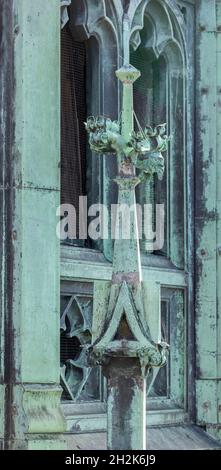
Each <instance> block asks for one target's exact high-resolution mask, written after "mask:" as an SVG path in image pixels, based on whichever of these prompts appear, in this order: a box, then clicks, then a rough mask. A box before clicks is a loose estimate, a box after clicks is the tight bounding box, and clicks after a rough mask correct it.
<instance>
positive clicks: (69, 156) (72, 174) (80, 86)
mask: <svg viewBox="0 0 221 470" xmlns="http://www.w3.org/2000/svg"><path fill="white" fill-rule="evenodd" d="M86 116H87V106H86V45H85V43H84V42H78V41H75V40H74V39H73V37H72V34H71V32H70V30H69V27H68V24H67V25H66V26H65V27H64V28H63V30H62V31H61V204H72V205H73V206H74V207H75V210H76V221H77V224H76V240H73V239H67V240H66V241H65V243H66V242H67V243H72V244H74V245H76V244H77V245H80V246H84V245H85V240H79V239H78V238H79V237H78V234H79V223H78V222H79V196H84V195H85V194H86V142H87V136H86V131H85V128H84V122H85V120H86Z"/></svg>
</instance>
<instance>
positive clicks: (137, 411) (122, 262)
mask: <svg viewBox="0 0 221 470" xmlns="http://www.w3.org/2000/svg"><path fill="white" fill-rule="evenodd" d="M128 30H129V26H128V17H127V15H124V16H123V40H124V41H123V51H124V63H123V66H122V67H121V68H120V69H119V70H117V71H116V76H117V77H118V79H119V80H120V81H121V82H122V84H123V106H122V108H123V109H122V116H121V123H119V122H118V121H111V120H109V119H105V118H104V117H102V116H100V117H97V118H94V117H90V118H89V119H88V120H87V123H86V129H87V131H88V132H89V143H90V146H91V149H92V150H93V151H96V152H97V153H114V154H116V155H117V159H118V177H117V178H116V179H115V181H116V183H117V185H118V207H120V206H121V205H122V204H127V205H128V206H129V207H131V206H132V205H133V204H134V203H135V187H136V185H137V184H139V183H140V181H141V180H142V179H145V178H151V177H152V176H153V175H154V174H155V173H156V174H157V175H158V176H159V177H162V175H163V169H164V160H163V157H162V155H161V151H165V150H166V144H167V140H168V138H167V137H166V136H165V135H164V133H165V124H163V125H159V126H157V127H156V129H152V128H151V127H146V128H145V129H144V130H143V131H139V132H138V133H136V132H134V130H133V83H134V81H135V80H136V79H137V78H138V77H139V76H140V72H139V71H138V70H137V69H135V68H134V67H132V66H131V65H129V37H128ZM136 168H139V170H141V177H140V178H139V177H137V176H136ZM107 288H108V286H107ZM142 294H143V291H142V276H141V262H140V249H139V237H138V227H137V215H136V211H135V216H134V221H133V223H132V226H131V235H130V239H129V240H123V239H116V240H115V244H114V259H113V272H112V283H111V288H110V292H109V301H108V307H107V309H106V308H101V309H98V310H97V311H95V310H94V312H93V324H96V325H97V324H98V322H100V323H101V325H102V329H100V328H99V329H98V330H97V331H96V328H94V338H93V340H94V342H93V344H92V346H90V347H89V349H88V356H89V363H90V365H97V364H101V365H103V367H105V369H104V370H105V372H104V373H105V374H106V375H107V377H108V378H109V381H108V384H109V383H110V384H111V383H112V381H113V380H114V383H115V387H113V388H112V386H111V385H108V390H109V393H108V414H107V415H108V446H109V448H113V449H114V448H116V447H115V446H116V442H117V441H116V439H117V438H119V443H118V444H117V445H118V446H120V447H118V448H122V449H126V448H132V449H136V448H141V449H142V448H145V445H146V444H145V443H146V437H145V436H146V434H145V413H144V412H143V410H142V407H141V406H140V405H141V403H142V402H143V400H144V395H145V393H144V391H145V384H144V379H145V377H146V375H147V373H148V372H149V371H150V370H151V369H152V367H160V366H162V365H164V364H165V362H166V356H165V351H166V349H167V348H168V345H167V344H166V343H161V342H160V341H159V342H155V341H154V340H153V339H152V337H151V334H150V329H149V325H148V317H146V316H145V307H144V296H143V295H142ZM153 295H154V293H153ZM158 295H159V294H158ZM159 298H160V297H158V299H159ZM103 307H104V306H103ZM155 313H156V312H155ZM152 314H153V312H148V315H149V316H150V317H151V316H152ZM159 317H160V315H159V311H158V313H157V318H158V320H159ZM122 325H124V326H122ZM125 325H126V330H125ZM156 327H157V328H156V329H157V330H158V333H159V338H160V323H159V321H158V322H156ZM122 329H123V330H124V333H122V335H120V336H119V332H120V331H121V330H122ZM128 331H129V332H131V333H132V338H131V337H130V333H128ZM116 359H118V361H119V362H116ZM122 359H124V360H125V359H126V362H124V367H122V365H121V364H122ZM131 359H133V361H132V362H131ZM137 360H138V361H139V364H140V377H139V372H138V370H139V368H138V367H137ZM127 361H128V362H127ZM106 366H107V368H108V371H109V372H107V371H106ZM118 367H119V370H118ZM128 368H129V369H128ZM130 369H131V372H130V373H129V372H128V370H130ZM128 373H129V376H128V375H127V374H128ZM133 374H134V375H133ZM114 377H115V378H114ZM116 377H117V379H116ZM119 377H121V379H119ZM129 377H130V378H131V382H130V380H129ZM122 383H125V384H126V385H125V386H126V388H127V387H128V384H131V385H129V387H130V386H131V390H126V389H125V390H124V387H123V386H122V385H121V384H122ZM138 383H139V384H140V385H139V386H138V385H136V384H138ZM128 392H130V393H129V396H128V402H127V400H126V402H125V405H124V409H122V410H121V409H120V408H121V405H120V403H121V398H122V399H123V397H122V394H123V395H124V394H127V393H128ZM132 397H134V398H133V399H132ZM135 416H136V420H135ZM138 416H139V418H138ZM116 423H118V424H117V425H116ZM126 423H127V424H128V429H127V425H126ZM115 427H116V432H117V436H116V433H115V432H114V429H115ZM125 431H126V434H125V437H123V438H122V435H123V434H124V432H125ZM128 446H129V447H128Z"/></svg>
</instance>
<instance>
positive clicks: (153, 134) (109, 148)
mask: <svg viewBox="0 0 221 470" xmlns="http://www.w3.org/2000/svg"><path fill="white" fill-rule="evenodd" d="M128 21H129V20H128V17H127V15H124V19H123V54H124V56H123V66H122V67H121V68H120V69H119V70H117V71H116V76H117V77H118V79H119V80H120V81H121V82H122V84H123V100H122V113H121V119H120V120H118V121H111V120H110V119H108V118H105V117H103V116H98V117H93V116H92V117H89V118H88V119H87V122H86V130H87V131H88V133H89V144H90V147H91V150H93V151H94V152H96V153H99V154H104V153H110V154H115V155H116V156H117V158H118V165H119V173H120V174H124V173H126V174H128V171H129V173H130V172H132V173H134V174H135V171H136V169H138V170H139V179H140V181H142V180H146V179H150V178H152V177H153V175H154V174H157V176H158V178H159V179H162V176H163V173H164V159H163V157H162V152H165V151H166V150H167V142H168V137H167V136H166V135H165V131H166V124H159V125H158V126H156V127H155V128H152V127H151V126H149V125H146V127H145V128H144V129H139V130H138V132H135V131H134V130H133V121H134V110H133V83H134V82H135V81H136V80H137V79H138V78H139V77H140V72H139V70H137V69H136V68H135V67H133V66H132V65H130V64H129V34H130V29H129V24H128Z"/></svg>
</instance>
